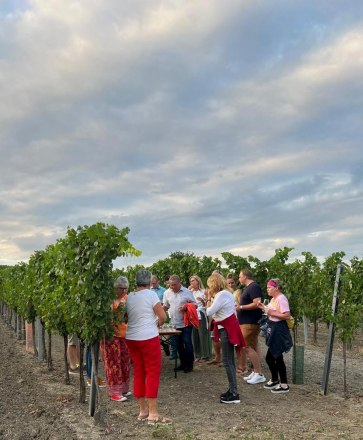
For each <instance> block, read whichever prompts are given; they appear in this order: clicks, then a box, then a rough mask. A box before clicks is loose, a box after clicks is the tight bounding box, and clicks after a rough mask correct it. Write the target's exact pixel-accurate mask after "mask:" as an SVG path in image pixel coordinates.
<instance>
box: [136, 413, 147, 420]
mask: <svg viewBox="0 0 363 440" xmlns="http://www.w3.org/2000/svg"><path fill="white" fill-rule="evenodd" d="M148 417H149V414H145V415H139V416H138V417H137V420H138V421H139V422H141V421H144V420H147V418H148Z"/></svg>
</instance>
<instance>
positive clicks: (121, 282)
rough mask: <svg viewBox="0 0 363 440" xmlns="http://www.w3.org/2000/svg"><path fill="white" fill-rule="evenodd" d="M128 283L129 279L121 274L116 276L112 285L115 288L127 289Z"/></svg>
mask: <svg viewBox="0 0 363 440" xmlns="http://www.w3.org/2000/svg"><path fill="white" fill-rule="evenodd" d="M129 285H130V284H129V280H128V279H127V278H126V277H123V276H120V277H118V278H117V280H115V282H114V283H113V287H114V288H115V289H118V288H119V287H121V288H124V289H128V288H129Z"/></svg>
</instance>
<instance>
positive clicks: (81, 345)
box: [79, 339, 86, 403]
mask: <svg viewBox="0 0 363 440" xmlns="http://www.w3.org/2000/svg"><path fill="white" fill-rule="evenodd" d="M83 359H84V342H83V341H82V339H79V364H80V365H79V402H80V403H85V402H86V384H85V381H84V374H83V371H84V370H83Z"/></svg>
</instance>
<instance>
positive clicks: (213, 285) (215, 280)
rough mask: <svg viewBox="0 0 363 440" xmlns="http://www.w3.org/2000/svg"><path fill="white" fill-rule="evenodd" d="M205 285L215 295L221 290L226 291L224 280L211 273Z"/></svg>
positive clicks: (217, 274)
mask: <svg viewBox="0 0 363 440" xmlns="http://www.w3.org/2000/svg"><path fill="white" fill-rule="evenodd" d="M207 285H208V287H209V289H210V290H211V292H212V293H213V294H216V293H218V292H220V291H221V290H228V286H227V281H226V279H225V278H224V276H222V275H221V274H219V273H213V274H212V275H211V276H210V277H209V278H208V280H207Z"/></svg>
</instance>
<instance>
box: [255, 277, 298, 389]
mask: <svg viewBox="0 0 363 440" xmlns="http://www.w3.org/2000/svg"><path fill="white" fill-rule="evenodd" d="M267 294H268V295H269V296H270V297H271V301H270V303H269V304H268V306H264V305H263V304H262V303H260V304H259V307H260V308H261V309H263V310H264V312H265V313H266V314H267V316H268V326H269V327H268V330H267V336H266V345H267V346H268V350H267V354H266V362H267V365H268V367H269V369H270V372H271V379H270V380H269V381H268V382H267V383H266V384H265V385H264V388H266V389H269V390H271V392H272V393H276V394H277V393H288V392H289V385H288V384H287V374H286V365H285V362H284V357H283V353H287V352H288V351H289V350H290V348H291V347H292V345H293V344H292V338H291V334H290V330H289V328H288V326H287V322H286V320H287V319H289V318H290V307H289V301H288V300H287V298H286V296H285V295H284V294H283V293H282V292H281V281H280V280H279V279H278V278H273V279H271V280H270V281H268V283H267ZM279 379H280V380H279Z"/></svg>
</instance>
